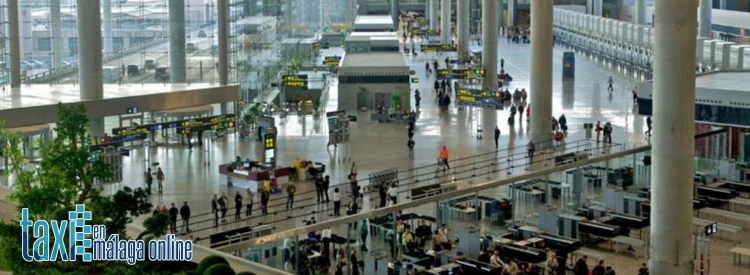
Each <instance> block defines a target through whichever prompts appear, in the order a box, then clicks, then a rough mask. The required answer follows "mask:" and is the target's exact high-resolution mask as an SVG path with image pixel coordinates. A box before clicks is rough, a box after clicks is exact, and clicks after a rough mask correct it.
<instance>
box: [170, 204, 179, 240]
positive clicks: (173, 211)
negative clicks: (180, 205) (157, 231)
mask: <svg viewBox="0 0 750 275" xmlns="http://www.w3.org/2000/svg"><path fill="white" fill-rule="evenodd" d="M177 214H179V210H177V207H176V206H174V203H172V207H171V208H169V232H170V233H172V234H174V233H177Z"/></svg>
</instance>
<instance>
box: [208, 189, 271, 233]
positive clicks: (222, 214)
mask: <svg viewBox="0 0 750 275" xmlns="http://www.w3.org/2000/svg"><path fill="white" fill-rule="evenodd" d="M242 193H243V192H240V191H237V193H236V194H235V196H234V209H235V212H234V219H235V220H240V219H242V209H243V207H244V209H245V218H246V219H247V218H250V216H251V215H252V214H253V203H254V197H255V195H254V194H253V192H252V191H251V190H250V189H249V188H248V189H247V190H246V191H245V192H244V196H243V194H242ZM269 196H270V193H269V191H268V190H267V189H266V188H261V191H260V209H261V212H262V214H263V215H267V214H268V200H269ZM230 206H231V205H230V202H229V198H228V197H227V195H226V194H221V197H219V196H217V195H216V194H214V196H213V198H212V199H211V213H213V214H214V226H219V222H220V221H219V218H221V223H226V222H227V220H226V216H227V212H228V211H229V207H230Z"/></svg>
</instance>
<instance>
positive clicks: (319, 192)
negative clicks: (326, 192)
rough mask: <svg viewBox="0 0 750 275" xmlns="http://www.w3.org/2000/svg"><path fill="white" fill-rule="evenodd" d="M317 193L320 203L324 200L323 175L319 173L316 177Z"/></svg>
mask: <svg viewBox="0 0 750 275" xmlns="http://www.w3.org/2000/svg"><path fill="white" fill-rule="evenodd" d="M315 194H316V195H317V197H318V203H320V201H321V200H323V176H322V175H318V176H316V177H315Z"/></svg>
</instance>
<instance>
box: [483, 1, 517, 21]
mask: <svg viewBox="0 0 750 275" xmlns="http://www.w3.org/2000/svg"><path fill="white" fill-rule="evenodd" d="M507 1H508V25H507V26H509V27H513V26H515V25H516V0H507ZM482 3H484V2H482Z"/></svg>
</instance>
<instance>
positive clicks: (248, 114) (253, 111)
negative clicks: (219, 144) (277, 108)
mask: <svg viewBox="0 0 750 275" xmlns="http://www.w3.org/2000/svg"><path fill="white" fill-rule="evenodd" d="M266 108H267V106H266V103H263V102H257V101H256V102H253V103H251V104H250V106H249V107H247V109H246V110H245V113H244V114H243V115H242V121H243V122H245V125H248V126H251V125H254V124H255V118H256V117H258V116H260V115H262V114H263V113H265V111H266Z"/></svg>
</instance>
